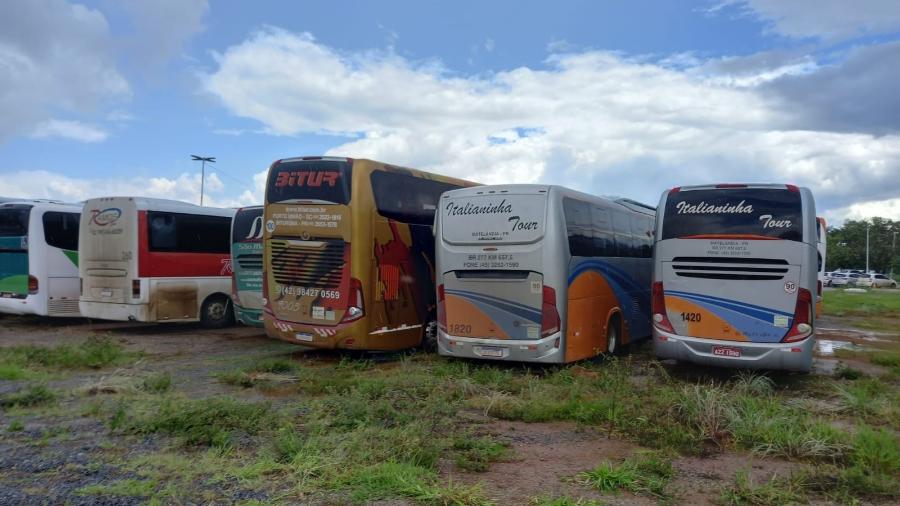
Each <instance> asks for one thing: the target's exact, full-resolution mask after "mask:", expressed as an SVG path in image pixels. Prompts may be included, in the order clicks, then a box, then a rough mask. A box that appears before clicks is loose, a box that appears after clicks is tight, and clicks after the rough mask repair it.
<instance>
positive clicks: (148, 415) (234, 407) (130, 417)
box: [110, 397, 276, 448]
mask: <svg viewBox="0 0 900 506" xmlns="http://www.w3.org/2000/svg"><path fill="white" fill-rule="evenodd" d="M149 404H150V405H149V406H140V405H135V404H132V405H130V406H126V405H125V404H124V403H123V404H120V405H119V406H118V407H117V409H116V411H115V413H114V414H113V416H112V418H111V419H110V427H111V428H112V429H113V430H121V431H123V432H126V433H131V434H151V433H163V434H168V435H170V436H175V437H177V438H179V439H181V441H182V442H183V444H184V445H186V446H213V447H217V448H227V447H229V446H231V445H232V444H233V443H234V441H235V439H236V437H237V436H239V435H241V434H249V435H253V434H257V433H259V432H261V431H262V430H264V429H266V428H268V427H271V426H272V425H273V424H274V423H275V419H276V416H275V413H274V412H273V411H272V409H271V406H270V405H269V404H268V403H248V402H240V401H237V400H235V399H232V398H230V397H213V398H208V399H200V400H188V399H169V398H163V399H162V400H159V401H157V402H154V403H149Z"/></svg>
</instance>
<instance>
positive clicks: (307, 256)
mask: <svg viewBox="0 0 900 506" xmlns="http://www.w3.org/2000/svg"><path fill="white" fill-rule="evenodd" d="M269 244H270V248H271V252H272V275H273V276H274V278H275V281H276V282H277V283H279V284H282V285H292V286H303V287H307V288H333V287H336V286H338V285H339V284H340V283H341V276H342V273H343V269H344V248H345V243H344V241H342V240H324V241H279V240H273V241H271V242H270V243H269Z"/></svg>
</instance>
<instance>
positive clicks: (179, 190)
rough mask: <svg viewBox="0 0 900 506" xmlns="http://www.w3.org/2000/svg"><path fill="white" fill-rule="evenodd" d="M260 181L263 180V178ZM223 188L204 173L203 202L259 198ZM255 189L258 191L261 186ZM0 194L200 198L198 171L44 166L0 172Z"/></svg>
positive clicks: (225, 203)
mask: <svg viewBox="0 0 900 506" xmlns="http://www.w3.org/2000/svg"><path fill="white" fill-rule="evenodd" d="M263 181H265V180H264V179H263ZM263 184H264V183H263ZM224 190H225V185H224V183H223V182H222V180H221V179H219V177H218V175H217V174H216V173H215V172H210V173H208V174H207V175H206V187H205V191H204V200H203V203H204V205H207V206H217V207H238V206H243V205H251V204H258V203H260V202H262V198H261V197H260V199H258V200H257V199H254V198H253V195H252V194H250V193H249V192H247V193H248V194H247V195H242V196H240V197H238V198H231V197H227V196H225V195H223V193H224ZM258 191H259V192H260V195H261V188H260V189H259V190H258ZM0 195H4V196H9V197H23V198H52V199H59V200H64V201H67V202H77V201H81V200H85V199H89V198H92V197H108V196H112V195H139V196H145V197H157V198H166V199H174V200H181V201H184V202H190V203H193V204H198V203H199V202H200V174H189V173H186V172H185V173H182V174H180V175H179V176H177V177H174V178H168V177H133V178H121V177H118V178H77V177H70V176H67V175H64V174H60V173H56V172H50V171H44V170H33V171H17V172H8V173H0Z"/></svg>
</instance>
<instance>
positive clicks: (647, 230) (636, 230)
mask: <svg viewBox="0 0 900 506" xmlns="http://www.w3.org/2000/svg"><path fill="white" fill-rule="evenodd" d="M652 229H653V225H652V222H651V221H650V219H649V218H645V217H643V216H632V217H631V236H632V238H633V241H634V247H635V255H634V256H637V257H641V258H650V257H651V256H653V255H652V254H651V249H652V246H653V240H652V239H651V230H652Z"/></svg>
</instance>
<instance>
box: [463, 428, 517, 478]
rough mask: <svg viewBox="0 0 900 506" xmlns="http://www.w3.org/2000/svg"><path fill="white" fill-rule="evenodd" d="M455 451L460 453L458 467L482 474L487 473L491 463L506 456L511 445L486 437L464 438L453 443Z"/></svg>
mask: <svg viewBox="0 0 900 506" xmlns="http://www.w3.org/2000/svg"><path fill="white" fill-rule="evenodd" d="M453 449H454V450H456V451H457V452H458V453H457V455H456V465H457V467H459V468H460V469H465V470H466V471H475V472H479V473H480V472H484V471H487V470H488V467H490V463H491V462H496V461H498V460H500V459H502V458H503V457H504V456H506V453H507V451H508V450H509V445H508V444H506V443H501V442H498V441H495V440H494V439H492V438H490V437H486V436H485V437H480V438H471V437H466V436H462V437H459V438H457V439H456V441H455V442H454V443H453Z"/></svg>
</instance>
